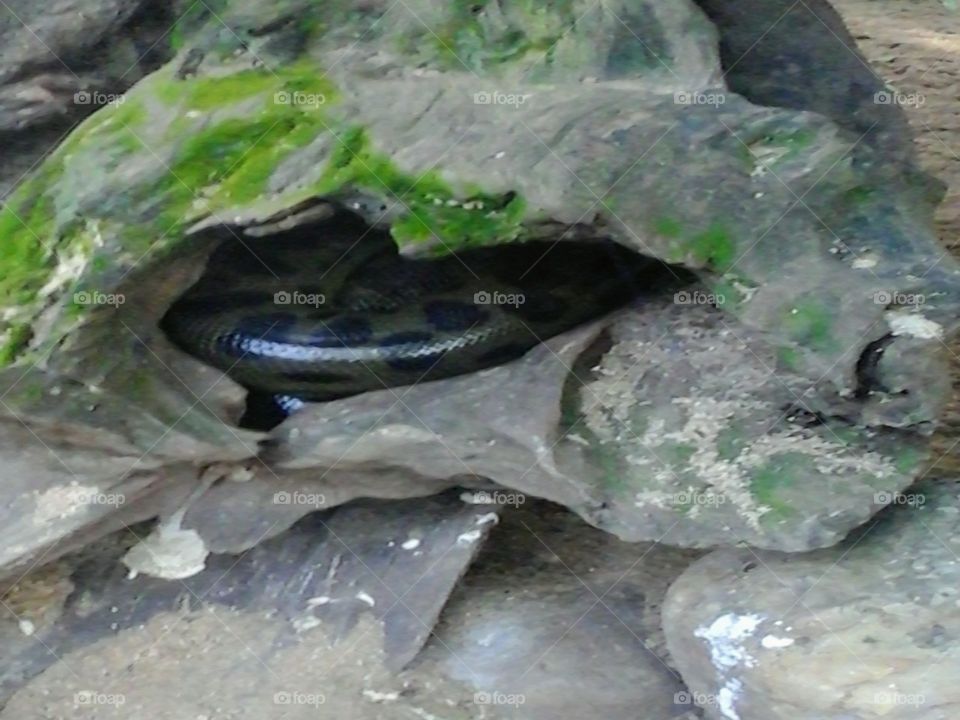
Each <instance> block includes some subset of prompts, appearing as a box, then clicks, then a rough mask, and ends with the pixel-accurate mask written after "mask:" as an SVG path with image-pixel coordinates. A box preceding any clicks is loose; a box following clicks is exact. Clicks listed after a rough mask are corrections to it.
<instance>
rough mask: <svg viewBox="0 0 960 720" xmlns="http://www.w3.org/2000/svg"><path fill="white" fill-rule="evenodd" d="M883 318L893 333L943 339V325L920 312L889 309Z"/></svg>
mask: <svg viewBox="0 0 960 720" xmlns="http://www.w3.org/2000/svg"><path fill="white" fill-rule="evenodd" d="M884 318H885V319H886V321H887V325H889V326H890V331H891V332H892V333H893V334H894V335H907V336H909V337H915V338H918V339H920V340H942V339H943V326H942V325H940V324H939V323H935V322H934V321H933V320H929V319H927V318H925V317H924V316H923V315H921V314H920V313H915V312H903V311H897V310H891V311H890V312H888V313H886V314H885V315H884Z"/></svg>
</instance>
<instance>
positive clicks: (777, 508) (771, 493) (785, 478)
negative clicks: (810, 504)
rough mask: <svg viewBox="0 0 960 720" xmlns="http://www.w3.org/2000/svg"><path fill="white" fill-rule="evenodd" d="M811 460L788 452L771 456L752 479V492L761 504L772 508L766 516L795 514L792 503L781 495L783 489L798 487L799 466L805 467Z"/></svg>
mask: <svg viewBox="0 0 960 720" xmlns="http://www.w3.org/2000/svg"><path fill="white" fill-rule="evenodd" d="M808 461H809V458H808V457H807V456H805V455H801V454H798V453H787V454H784V455H782V456H780V457H777V458H771V459H770V460H769V461H768V462H767V463H765V464H764V465H763V466H762V467H759V468H757V471H756V472H755V473H754V474H753V477H752V478H751V479H750V493H751V494H752V495H753V497H754V498H755V499H756V501H757V502H758V503H760V504H761V505H765V506H767V507H769V508H770V509H771V511H772V512H771V513H769V514H768V515H766V516H764V517H771V516H773V517H777V516H779V517H781V518H782V517H785V516H788V515H792V514H794V512H795V511H794V509H793V508H792V507H791V505H790V503H789V502H787V501H785V500H783V499H782V498H781V496H780V490H781V489H789V488H793V487H796V485H797V483H798V482H799V477H798V474H797V468H798V467H804V465H805V464H806V463H807V462H808Z"/></svg>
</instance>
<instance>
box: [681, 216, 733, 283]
mask: <svg viewBox="0 0 960 720" xmlns="http://www.w3.org/2000/svg"><path fill="white" fill-rule="evenodd" d="M687 251H688V252H689V253H690V254H691V255H692V256H693V257H694V258H695V259H696V261H697V262H698V263H700V264H701V265H702V266H703V267H705V268H707V269H709V270H711V271H714V272H723V271H724V270H725V269H726V268H728V267H730V264H731V263H732V262H733V260H734V253H735V249H734V245H733V240H732V239H731V238H730V233H729V232H728V231H727V230H726V228H724V227H723V226H722V225H720V224H714V225H711V226H710V227H709V228H707V229H706V230H704V231H703V232H699V233H697V234H696V235H694V236H693V237H692V238H691V239H690V240H689V242H688V243H687Z"/></svg>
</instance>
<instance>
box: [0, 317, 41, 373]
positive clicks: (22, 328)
mask: <svg viewBox="0 0 960 720" xmlns="http://www.w3.org/2000/svg"><path fill="white" fill-rule="evenodd" d="M31 337H33V329H32V328H31V327H30V324H29V323H17V324H16V325H13V326H12V327H10V328H9V329H8V331H7V339H6V342H4V344H3V345H2V346H0V367H4V366H6V365H9V364H10V363H12V362H13V361H14V360H15V359H16V358H17V356H18V355H19V354H20V353H21V352H22V351H23V349H24V348H26V346H27V343H29V342H30V338H31Z"/></svg>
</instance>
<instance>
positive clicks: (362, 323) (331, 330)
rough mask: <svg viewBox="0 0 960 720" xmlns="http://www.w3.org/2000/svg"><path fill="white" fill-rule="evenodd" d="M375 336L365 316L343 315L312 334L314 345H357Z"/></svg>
mask: <svg viewBox="0 0 960 720" xmlns="http://www.w3.org/2000/svg"><path fill="white" fill-rule="evenodd" d="M372 337H373V328H371V327H370V322H369V321H368V320H366V319H365V318H362V317H359V316H356V315H341V316H339V317H335V318H333V319H332V320H328V321H327V322H325V323H323V324H322V325H321V326H320V327H318V328H317V329H316V331H315V332H313V333H312V334H311V335H310V338H309V340H308V342H309V344H310V345H312V346H313V347H344V346H346V347H357V346H358V345H364V344H365V343H368V342H369V341H370V338H372Z"/></svg>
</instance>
